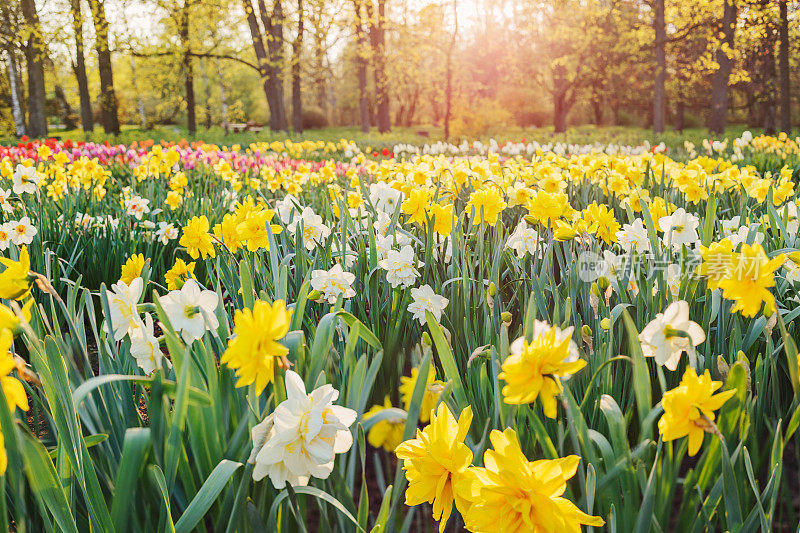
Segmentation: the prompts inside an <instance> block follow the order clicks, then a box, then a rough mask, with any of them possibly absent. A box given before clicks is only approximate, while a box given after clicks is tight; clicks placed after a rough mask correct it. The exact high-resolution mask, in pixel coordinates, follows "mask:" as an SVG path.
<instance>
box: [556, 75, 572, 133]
mask: <svg viewBox="0 0 800 533" xmlns="http://www.w3.org/2000/svg"><path fill="white" fill-rule="evenodd" d="M565 76H566V74H565V72H564V66H562V65H557V66H556V67H555V68H554V69H553V129H554V130H555V133H564V132H565V131H567V113H568V112H569V104H568V101H567V80H566V77H565Z"/></svg>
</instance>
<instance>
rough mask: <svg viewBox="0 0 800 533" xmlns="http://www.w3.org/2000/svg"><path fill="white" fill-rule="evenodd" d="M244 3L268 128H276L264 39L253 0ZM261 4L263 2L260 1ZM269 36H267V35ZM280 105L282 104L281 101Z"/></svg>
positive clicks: (274, 105)
mask: <svg viewBox="0 0 800 533" xmlns="http://www.w3.org/2000/svg"><path fill="white" fill-rule="evenodd" d="M242 3H243V4H244V12H245V14H246V15H247V25H248V26H249V27H250V37H251V39H252V41H253V51H254V52H255V54H256V60H257V61H258V74H259V76H260V77H261V85H262V87H263V88H264V96H265V97H266V98H267V106H268V107H269V129H271V130H273V131H274V130H276V128H275V117H276V116H277V115H278V114H279V111H278V106H279V104H278V102H276V101H275V94H274V91H273V90H272V84H271V82H270V78H271V76H270V66H269V59H268V58H267V52H266V50H265V49H264V40H263V39H262V36H261V27H260V26H259V25H258V19H257V18H256V13H255V10H253V2H251V0H242ZM261 4H262V6H263V2H261ZM268 37H269V36H268ZM280 106H281V107H282V106H283V102H282V101H281V103H280Z"/></svg>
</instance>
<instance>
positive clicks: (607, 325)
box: [600, 318, 611, 331]
mask: <svg viewBox="0 0 800 533" xmlns="http://www.w3.org/2000/svg"><path fill="white" fill-rule="evenodd" d="M600 327H601V328H603V329H604V330H606V331H608V330H609V329H611V319H609V318H604V319H603V320H601V321H600Z"/></svg>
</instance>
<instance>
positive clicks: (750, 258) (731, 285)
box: [718, 244, 786, 318]
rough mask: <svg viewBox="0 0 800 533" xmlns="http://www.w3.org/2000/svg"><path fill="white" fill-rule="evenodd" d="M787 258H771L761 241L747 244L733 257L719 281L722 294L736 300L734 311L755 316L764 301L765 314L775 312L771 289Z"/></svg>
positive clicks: (783, 256)
mask: <svg viewBox="0 0 800 533" xmlns="http://www.w3.org/2000/svg"><path fill="white" fill-rule="evenodd" d="M785 260H786V256H785V255H779V256H777V257H774V258H772V259H769V258H768V257H767V254H766V252H765V251H764V249H763V248H762V247H761V245H760V244H752V245H750V244H743V245H742V250H741V252H739V253H738V254H735V255H734V256H733V257H732V259H731V264H730V267H729V268H728V272H727V274H726V276H725V278H724V279H722V280H721V281H720V282H719V284H718V285H719V288H720V289H722V295H723V296H724V297H725V298H727V299H728V300H733V302H734V306H733V307H732V308H731V311H732V312H736V311H738V312H740V313H741V314H742V315H743V316H746V317H748V318H753V317H755V316H756V315H757V314H758V312H759V310H760V309H761V304H762V303H763V304H764V314H765V315H767V316H770V315H771V314H772V313H774V312H775V297H774V296H773V295H772V293H771V292H770V291H769V288H770V287H774V286H775V271H776V270H778V268H780V266H781V265H782V264H783V263H784V261H785Z"/></svg>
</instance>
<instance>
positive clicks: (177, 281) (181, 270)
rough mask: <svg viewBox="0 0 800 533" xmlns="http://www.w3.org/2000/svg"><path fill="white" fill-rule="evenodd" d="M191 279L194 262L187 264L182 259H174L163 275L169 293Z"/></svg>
mask: <svg viewBox="0 0 800 533" xmlns="http://www.w3.org/2000/svg"><path fill="white" fill-rule="evenodd" d="M192 277H194V262H191V263H187V262H185V261H184V260H183V259H176V260H175V264H174V265H172V268H170V269H169V270H167V273H166V274H164V280H165V281H166V282H167V288H168V289H169V290H171V291H174V290H178V289H180V288H181V287H183V284H184V283H186V281H187V280H188V279H189V278H192Z"/></svg>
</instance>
